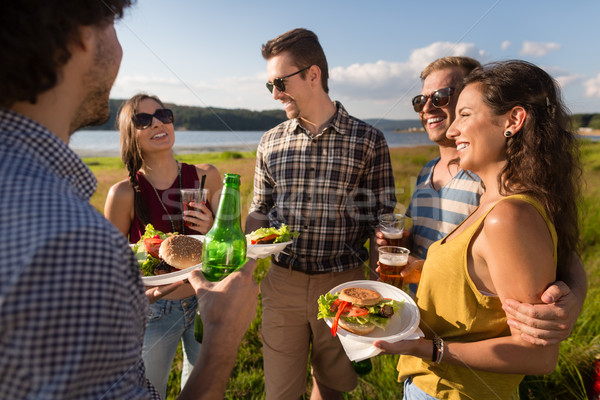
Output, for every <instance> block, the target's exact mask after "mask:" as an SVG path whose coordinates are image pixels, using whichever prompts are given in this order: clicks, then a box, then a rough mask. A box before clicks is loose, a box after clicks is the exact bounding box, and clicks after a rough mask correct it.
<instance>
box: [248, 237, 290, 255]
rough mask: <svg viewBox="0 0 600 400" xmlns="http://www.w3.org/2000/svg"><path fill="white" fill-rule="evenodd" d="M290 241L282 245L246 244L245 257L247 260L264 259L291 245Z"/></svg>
mask: <svg viewBox="0 0 600 400" xmlns="http://www.w3.org/2000/svg"><path fill="white" fill-rule="evenodd" d="M291 243H292V241H291V240H290V241H289V242H283V243H270V244H248V247H247V249H246V256H247V257H248V258H254V259H258V258H266V257H269V256H270V255H273V254H279V253H280V252H281V251H282V250H283V249H285V247H286V246H288V245H289V244H291Z"/></svg>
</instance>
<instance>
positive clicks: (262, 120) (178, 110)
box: [86, 99, 600, 131]
mask: <svg viewBox="0 0 600 400" xmlns="http://www.w3.org/2000/svg"><path fill="white" fill-rule="evenodd" d="M124 102H125V100H122V99H111V100H110V102H109V106H110V117H109V119H108V121H107V122H106V123H104V124H102V125H98V126H94V127H88V128H86V129H94V130H116V129H117V125H116V118H117V112H118V110H119V108H120V107H121V105H122V104H123V103H124ZM165 107H167V108H170V109H172V110H173V113H174V114H175V129H176V130H188V131H266V130H269V129H271V128H273V127H274V126H276V125H278V124H279V123H281V122H283V121H285V120H286V119H287V117H286V115H285V111H283V110H266V111H251V110H247V109H226V108H213V107H197V106H179V105H176V104H172V103H165ZM365 121H366V122H368V123H370V124H372V125H374V126H375V127H377V128H379V129H381V130H384V131H392V130H401V129H407V128H411V127H419V126H420V122H419V120H416V119H415V120H388V119H375V118H372V119H366V120H365ZM572 122H573V129H575V130H577V129H579V128H592V129H600V114H574V115H573V116H572Z"/></svg>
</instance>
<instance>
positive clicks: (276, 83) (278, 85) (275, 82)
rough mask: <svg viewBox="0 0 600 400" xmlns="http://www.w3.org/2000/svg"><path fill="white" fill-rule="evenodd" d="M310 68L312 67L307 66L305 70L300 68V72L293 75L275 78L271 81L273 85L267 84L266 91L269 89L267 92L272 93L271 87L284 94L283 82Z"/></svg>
mask: <svg viewBox="0 0 600 400" xmlns="http://www.w3.org/2000/svg"><path fill="white" fill-rule="evenodd" d="M310 67H312V65H309V66H308V67H306V68H302V69H301V70H300V71H296V72H294V73H293V74H290V75H287V76H284V77H282V78H275V79H273V83H271V82H267V89H269V92H271V93H273V86H275V87H276V88H277V90H279V91H280V92H285V83H283V81H284V80H285V79H287V78H291V77H292V76H294V75H298V74H299V73H300V72H302V71H306V70H307V69H309V68H310Z"/></svg>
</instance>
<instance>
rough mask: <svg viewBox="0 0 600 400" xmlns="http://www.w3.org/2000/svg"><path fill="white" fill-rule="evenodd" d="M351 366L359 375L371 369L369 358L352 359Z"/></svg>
mask: <svg viewBox="0 0 600 400" xmlns="http://www.w3.org/2000/svg"><path fill="white" fill-rule="evenodd" d="M352 366H353V367H354V370H355V371H356V373H357V374H358V375H360V376H362V375H366V374H368V373H369V372H371V370H372V369H373V364H372V363H371V359H370V358H367V359H366V360H362V361H352Z"/></svg>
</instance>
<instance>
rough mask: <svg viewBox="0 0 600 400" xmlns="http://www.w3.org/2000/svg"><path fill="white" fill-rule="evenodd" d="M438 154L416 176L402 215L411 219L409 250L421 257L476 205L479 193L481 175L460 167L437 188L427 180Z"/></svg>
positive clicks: (480, 189) (480, 192)
mask: <svg viewBox="0 0 600 400" xmlns="http://www.w3.org/2000/svg"><path fill="white" fill-rule="evenodd" d="M439 160H440V159H439V157H438V158H435V159H433V160H431V161H429V162H428V163H427V164H425V166H424V167H423V168H422V169H421V172H420V173H419V176H418V177H417V184H416V186H415V192H414V193H413V195H412V197H411V200H410V204H409V206H408V210H407V211H406V215H407V216H408V217H411V218H412V220H413V227H412V236H413V254H415V255H417V256H419V257H421V258H425V257H426V256H427V249H429V246H430V245H431V244H432V243H433V242H437V241H438V240H440V239H442V238H443V237H444V236H446V235H448V234H449V233H450V232H452V230H454V228H456V227H457V226H458V225H459V224H460V223H461V222H462V221H463V220H464V219H465V218H467V217H468V216H469V215H470V214H471V213H472V212H473V211H474V210H475V208H477V206H478V205H479V198H480V197H481V194H482V193H483V186H482V184H481V179H480V178H479V177H478V176H477V175H475V174H474V173H473V172H466V171H463V170H460V171H459V172H458V173H457V174H456V175H455V176H454V178H452V180H451V181H450V182H448V183H447V184H446V186H444V187H443V188H441V189H440V190H435V189H434V188H433V185H432V184H431V177H432V175H433V168H434V167H435V165H436V164H437V162H438V161H439Z"/></svg>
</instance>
